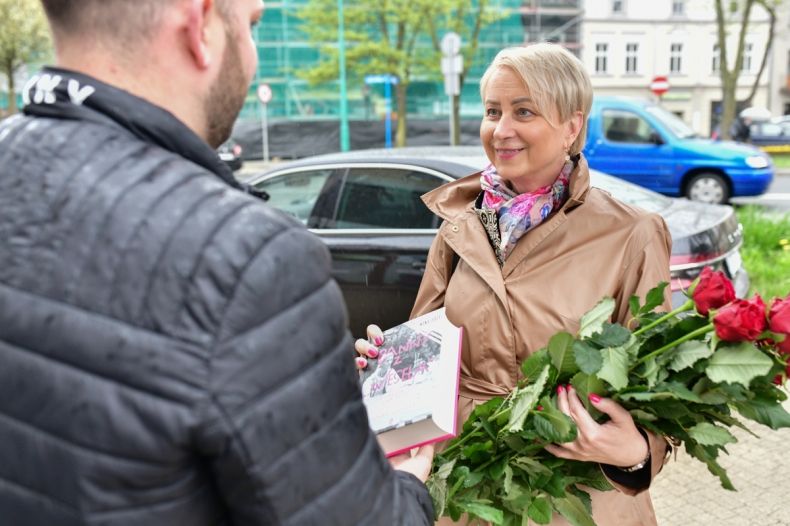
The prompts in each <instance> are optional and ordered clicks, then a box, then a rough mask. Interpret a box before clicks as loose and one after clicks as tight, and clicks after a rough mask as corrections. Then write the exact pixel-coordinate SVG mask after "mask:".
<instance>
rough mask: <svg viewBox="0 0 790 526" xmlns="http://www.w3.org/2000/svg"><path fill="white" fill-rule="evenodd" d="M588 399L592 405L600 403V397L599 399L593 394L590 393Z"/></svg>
mask: <svg viewBox="0 0 790 526" xmlns="http://www.w3.org/2000/svg"><path fill="white" fill-rule="evenodd" d="M589 398H590V402H592V403H594V404H597V403H598V402H600V401H601V397H600V396H598V395H597V394H595V393H590V395H589Z"/></svg>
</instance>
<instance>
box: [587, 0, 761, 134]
mask: <svg viewBox="0 0 790 526" xmlns="http://www.w3.org/2000/svg"><path fill="white" fill-rule="evenodd" d="M739 30H740V27H739V26H738V25H737V24H735V23H733V24H730V25H729V27H728V40H727V53H728V57H727V58H728V62H730V63H731V64H732V63H734V62H735V50H736V46H737V39H738V33H739ZM768 30H769V17H768V15H767V13H766V12H765V11H764V10H763V9H762V8H760V7H758V6H755V8H754V9H753V11H752V16H751V23H750V25H749V27H748V30H747V33H746V38H745V44H744V58H743V67H742V70H741V75H740V77H739V79H738V87H737V92H736V98H737V99H738V100H743V99H745V98H746V97H747V96H748V94H749V92H750V90H751V87H752V85H753V84H754V82H755V78H756V74H757V72H758V70H759V67H760V61H761V59H762V56H763V52H764V49H765V45H766V42H767V37H768ZM582 41H583V42H584V46H583V48H582V49H583V51H582V60H583V61H584V62H585V65H586V66H587V68H588V71H589V72H590V76H591V78H592V83H593V87H594V90H595V93H596V94H598V95H626V96H635V97H647V98H654V99H657V97H656V96H655V95H654V94H653V93H652V92H651V91H650V88H649V87H650V83H651V81H652V80H653V79H654V78H655V77H657V76H663V77H666V78H667V80H668V81H669V85H670V89H669V91H667V92H666V93H665V94H664V95H663V96H662V97H661V98H660V102H661V104H662V105H663V106H664V107H665V108H666V109H668V110H670V111H672V112H673V113H675V114H677V115H678V116H680V117H681V118H682V119H683V120H685V121H686V122H687V123H688V124H690V125H691V126H692V128H693V129H694V130H695V131H696V132H697V133H698V134H700V135H702V136H708V135H710V134H711V132H712V131H713V130H714V129H715V127H716V126H717V125H718V120H719V116H720V112H721V78H720V76H719V68H720V65H721V61H720V56H719V45H718V31H717V24H716V15H715V10H714V1H713V0H652V1H650V2H647V1H644V0H586V2H585V17H584V22H583V30H582ZM770 77H771V75H770V74H769V73H768V72H766V73H764V74H763V75H762V76H761V78H760V81H759V84H758V89H757V92H756V94H755V97H754V99H753V101H752V102H753V104H754V105H755V106H767V105H768V102H769V100H768V99H769V92H770V87H769V85H770Z"/></svg>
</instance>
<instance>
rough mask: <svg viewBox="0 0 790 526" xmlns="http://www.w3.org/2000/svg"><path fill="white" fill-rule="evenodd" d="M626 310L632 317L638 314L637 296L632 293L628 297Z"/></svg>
mask: <svg viewBox="0 0 790 526" xmlns="http://www.w3.org/2000/svg"><path fill="white" fill-rule="evenodd" d="M628 310H630V311H631V316H633V317H634V318H636V317H637V316H639V296H636V295H634V296H631V297H630V298H629V299H628Z"/></svg>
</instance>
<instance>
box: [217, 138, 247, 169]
mask: <svg viewBox="0 0 790 526" xmlns="http://www.w3.org/2000/svg"><path fill="white" fill-rule="evenodd" d="M243 153H244V152H243V149H242V147H241V144H239V143H237V142H236V141H235V140H234V139H228V140H227V141H225V142H224V143H222V145H221V146H220V147H219V148H217V155H219V158H220V160H222V161H225V163H226V164H227V165H228V167H229V168H230V169H231V170H233V171H234V172H235V171H236V170H241V167H242V165H243V164H244V160H243V159H242V157H241V156H242V154H243Z"/></svg>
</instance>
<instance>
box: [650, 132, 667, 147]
mask: <svg viewBox="0 0 790 526" xmlns="http://www.w3.org/2000/svg"><path fill="white" fill-rule="evenodd" d="M649 140H650V142H651V143H652V144H655V145H656V146H661V145H662V144H664V139H662V138H661V135H659V134H658V132H650V137H649Z"/></svg>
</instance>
